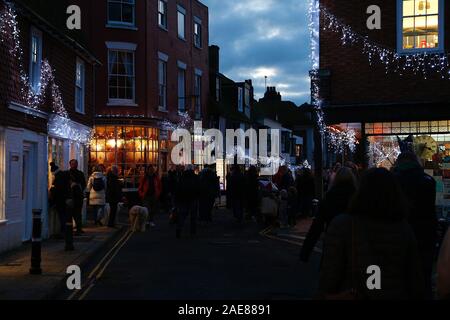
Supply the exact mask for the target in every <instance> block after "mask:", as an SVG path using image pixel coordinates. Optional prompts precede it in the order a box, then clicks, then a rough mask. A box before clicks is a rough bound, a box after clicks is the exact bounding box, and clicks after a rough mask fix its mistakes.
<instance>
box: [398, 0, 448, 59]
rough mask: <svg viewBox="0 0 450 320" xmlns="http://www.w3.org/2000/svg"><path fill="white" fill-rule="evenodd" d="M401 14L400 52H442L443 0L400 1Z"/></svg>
mask: <svg viewBox="0 0 450 320" xmlns="http://www.w3.org/2000/svg"><path fill="white" fill-rule="evenodd" d="M398 1H399V10H400V13H401V21H399V24H400V28H401V37H400V33H399V48H400V49H401V50H400V51H403V52H410V51H424V50H442V48H443V41H442V37H443V32H444V29H443V19H442V18H443V13H444V2H443V1H442V0H398Z"/></svg>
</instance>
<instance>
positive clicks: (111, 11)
mask: <svg viewBox="0 0 450 320" xmlns="http://www.w3.org/2000/svg"><path fill="white" fill-rule="evenodd" d="M108 23H110V24H119V25H126V26H134V25H135V0H108Z"/></svg>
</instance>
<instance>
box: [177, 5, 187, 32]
mask: <svg viewBox="0 0 450 320" xmlns="http://www.w3.org/2000/svg"><path fill="white" fill-rule="evenodd" d="M177 8H178V10H177V22H178V38H180V39H183V40H184V39H186V9H184V8H183V7H182V6H180V5H179V6H178V7H177Z"/></svg>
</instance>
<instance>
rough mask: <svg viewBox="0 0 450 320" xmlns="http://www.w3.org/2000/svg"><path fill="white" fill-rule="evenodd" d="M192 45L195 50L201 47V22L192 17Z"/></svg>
mask: <svg viewBox="0 0 450 320" xmlns="http://www.w3.org/2000/svg"><path fill="white" fill-rule="evenodd" d="M194 20H195V22H194V45H195V46H196V47H197V48H201V47H202V21H201V20H200V19H198V18H197V17H194Z"/></svg>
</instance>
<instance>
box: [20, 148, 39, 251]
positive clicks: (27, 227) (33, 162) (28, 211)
mask: <svg viewBox="0 0 450 320" xmlns="http://www.w3.org/2000/svg"><path fill="white" fill-rule="evenodd" d="M36 180H37V159H36V147H35V145H34V144H32V143H24V146H23V164H22V201H23V203H24V212H23V222H24V225H23V235H22V240H23V241H24V242H26V241H30V240H31V237H32V232H33V209H34V208H35V204H36V194H37V192H36V191H37V190H36V187H37V181H36Z"/></svg>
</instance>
